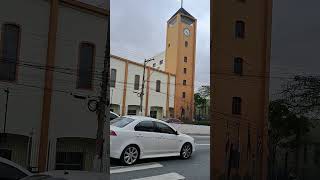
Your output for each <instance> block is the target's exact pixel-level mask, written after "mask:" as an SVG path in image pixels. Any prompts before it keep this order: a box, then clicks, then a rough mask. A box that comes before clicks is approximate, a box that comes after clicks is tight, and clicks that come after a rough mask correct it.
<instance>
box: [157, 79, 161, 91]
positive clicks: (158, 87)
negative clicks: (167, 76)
mask: <svg viewBox="0 0 320 180" xmlns="http://www.w3.org/2000/svg"><path fill="white" fill-rule="evenodd" d="M160 85H161V81H160V80H157V82H156V91H157V92H160Z"/></svg>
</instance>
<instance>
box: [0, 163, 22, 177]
mask: <svg viewBox="0 0 320 180" xmlns="http://www.w3.org/2000/svg"><path fill="white" fill-rule="evenodd" d="M0 172H1V173H0V179H1V180H19V179H22V178H24V177H26V176H27V174H25V173H24V172H22V171H20V170H19V169H17V168H15V167H13V166H10V165H8V164H4V163H2V162H0Z"/></svg>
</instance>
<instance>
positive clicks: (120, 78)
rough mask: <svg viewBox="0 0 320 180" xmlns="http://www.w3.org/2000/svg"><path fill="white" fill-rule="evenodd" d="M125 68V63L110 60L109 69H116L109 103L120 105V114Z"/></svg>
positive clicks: (113, 59)
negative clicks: (114, 85)
mask: <svg viewBox="0 0 320 180" xmlns="http://www.w3.org/2000/svg"><path fill="white" fill-rule="evenodd" d="M125 66H126V63H125V62H124V61H121V60H117V59H115V58H113V57H112V58H111V60H110V69H116V70H117V75H116V87H115V88H110V101H111V104H117V105H120V112H122V106H121V104H122V97H123V90H124V79H125Z"/></svg>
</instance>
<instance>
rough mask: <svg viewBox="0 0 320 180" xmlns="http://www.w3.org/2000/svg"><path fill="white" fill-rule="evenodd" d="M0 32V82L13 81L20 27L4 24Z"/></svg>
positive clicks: (14, 78)
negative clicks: (0, 32) (0, 40)
mask: <svg viewBox="0 0 320 180" xmlns="http://www.w3.org/2000/svg"><path fill="white" fill-rule="evenodd" d="M2 30H3V32H2V43H1V44H0V46H1V45H2V51H1V52H0V55H2V56H1V57H0V58H1V59H0V80H5V81H15V80H16V72H17V70H16V69H17V62H18V56H19V44H20V27H19V26H17V25H14V24H5V25H4V26H3V29H2Z"/></svg>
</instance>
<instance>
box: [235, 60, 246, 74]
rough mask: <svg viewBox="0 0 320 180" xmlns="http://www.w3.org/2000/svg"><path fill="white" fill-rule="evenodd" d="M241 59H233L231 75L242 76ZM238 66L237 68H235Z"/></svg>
mask: <svg viewBox="0 0 320 180" xmlns="http://www.w3.org/2000/svg"><path fill="white" fill-rule="evenodd" d="M243 61H244V60H243V58H241V57H235V58H234V59H233V73H234V74H237V75H240V76H241V75H242V74H243ZM237 65H238V66H237Z"/></svg>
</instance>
